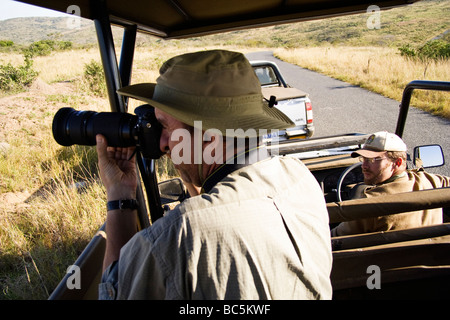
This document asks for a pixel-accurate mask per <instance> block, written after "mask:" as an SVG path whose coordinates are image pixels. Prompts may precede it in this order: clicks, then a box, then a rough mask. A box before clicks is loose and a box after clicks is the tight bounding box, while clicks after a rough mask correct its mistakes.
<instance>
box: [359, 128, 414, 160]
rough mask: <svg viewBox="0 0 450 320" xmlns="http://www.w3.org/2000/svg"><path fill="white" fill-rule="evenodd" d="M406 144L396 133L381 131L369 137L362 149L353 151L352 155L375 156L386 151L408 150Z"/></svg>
mask: <svg viewBox="0 0 450 320" xmlns="http://www.w3.org/2000/svg"><path fill="white" fill-rule="evenodd" d="M406 150H407V148H406V144H405V143H404V142H403V140H402V139H401V138H400V137H399V136H397V135H396V134H394V133H389V132H387V131H379V132H375V133H374V134H372V135H371V136H370V137H369V138H367V140H366V142H365V143H364V144H363V147H362V149H360V150H358V151H355V152H353V153H352V157H354V158H355V157H358V156H363V157H366V158H375V157H378V156H382V155H383V154H384V153H385V152H386V151H406Z"/></svg>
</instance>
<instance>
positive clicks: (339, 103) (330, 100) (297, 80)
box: [247, 51, 450, 176]
mask: <svg viewBox="0 0 450 320" xmlns="http://www.w3.org/2000/svg"><path fill="white" fill-rule="evenodd" d="M247 57H248V59H249V60H270V61H274V62H276V63H277V65H278V67H279V68H280V69H281V72H282V74H283V76H284V77H285V79H286V81H287V82H288V83H289V84H290V85H291V86H293V87H296V88H299V89H301V90H304V91H306V92H308V93H309V96H310V98H311V101H312V106H313V114H314V125H315V128H316V131H315V133H314V137H320V136H327V135H334V134H341V133H352V132H357V133H371V132H376V131H381V130H387V131H390V132H394V131H395V128H396V125H397V117H398V112H399V102H398V101H395V100H392V99H388V98H386V97H383V96H381V95H379V94H376V93H373V92H370V91H368V90H366V89H363V88H360V87H358V86H354V85H351V84H349V83H346V82H343V81H339V80H336V79H332V78H330V77H327V76H324V75H321V74H319V73H316V72H313V71H310V70H306V69H303V68H300V67H298V66H295V65H292V64H289V63H286V62H283V61H281V60H278V59H276V58H274V57H273V55H272V52H270V51H261V52H252V53H249V54H247ZM411 80H415V79H411ZM449 133H450V121H449V120H445V119H442V118H439V117H436V116H432V115H430V114H428V113H426V112H423V111H421V110H419V109H416V108H414V107H410V109H409V112H408V119H407V120H406V126H405V131H404V134H403V139H404V140H405V142H406V144H407V145H408V147H409V148H410V151H412V149H413V148H414V146H417V145H425V144H435V143H438V144H440V145H441V146H442V148H443V149H444V155H445V159H446V162H447V164H446V165H445V166H444V167H441V168H435V169H433V168H430V169H428V171H430V172H436V173H441V174H444V175H446V176H450V135H449Z"/></svg>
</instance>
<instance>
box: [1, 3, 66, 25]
mask: <svg viewBox="0 0 450 320" xmlns="http://www.w3.org/2000/svg"><path fill="white" fill-rule="evenodd" d="M19 17H20V18H22V17H67V15H66V14H64V13H61V12H57V11H53V10H48V9H43V8H41V7H37V6H32V5H29V4H25V3H22V2H18V1H12V0H0V20H6V19H11V18H19Z"/></svg>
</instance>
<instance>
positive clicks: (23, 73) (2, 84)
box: [0, 55, 39, 91]
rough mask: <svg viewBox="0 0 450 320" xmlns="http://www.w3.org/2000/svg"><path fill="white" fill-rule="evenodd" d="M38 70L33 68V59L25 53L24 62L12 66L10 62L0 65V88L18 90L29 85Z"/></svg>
mask: <svg viewBox="0 0 450 320" xmlns="http://www.w3.org/2000/svg"><path fill="white" fill-rule="evenodd" d="M38 74H39V72H37V71H35V70H34V69H33V60H32V59H31V57H30V56H29V55H25V64H24V65H21V66H19V67H14V66H13V65H12V64H11V63H8V64H7V65H0V90H2V91H20V90H23V89H24V88H25V87H27V86H30V85H31V83H32V82H33V81H34V80H35V79H36V77H37V76H38Z"/></svg>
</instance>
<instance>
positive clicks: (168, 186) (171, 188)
mask: <svg viewBox="0 0 450 320" xmlns="http://www.w3.org/2000/svg"><path fill="white" fill-rule="evenodd" d="M158 188H159V194H160V197H161V204H162V205H165V204H168V203H172V202H175V201H180V202H181V201H183V200H184V199H185V198H186V191H185V189H184V184H183V181H181V179H179V178H174V179H170V180H166V181H162V182H160V183H158Z"/></svg>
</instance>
